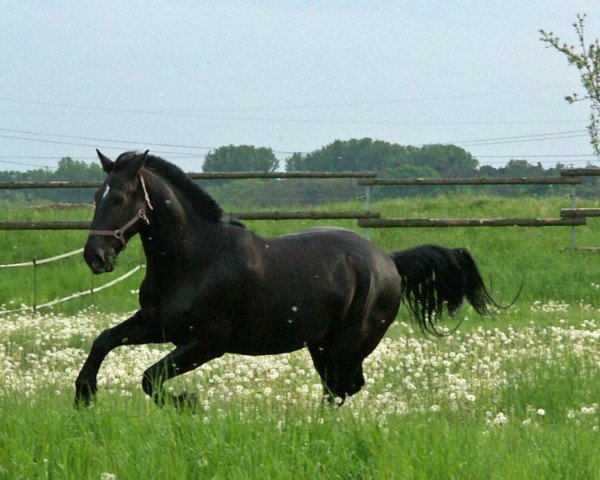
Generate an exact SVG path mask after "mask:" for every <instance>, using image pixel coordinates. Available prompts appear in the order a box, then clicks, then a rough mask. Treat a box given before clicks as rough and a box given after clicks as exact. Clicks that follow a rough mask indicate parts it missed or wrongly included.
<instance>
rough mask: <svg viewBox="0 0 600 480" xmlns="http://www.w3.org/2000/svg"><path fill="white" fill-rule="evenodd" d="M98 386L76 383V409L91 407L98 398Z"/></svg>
mask: <svg viewBox="0 0 600 480" xmlns="http://www.w3.org/2000/svg"><path fill="white" fill-rule="evenodd" d="M97 391H98V386H97V385H96V384H95V383H88V382H79V381H78V382H76V383H75V408H82V407H89V406H90V405H91V404H92V402H93V401H94V399H95V398H96V392H97Z"/></svg>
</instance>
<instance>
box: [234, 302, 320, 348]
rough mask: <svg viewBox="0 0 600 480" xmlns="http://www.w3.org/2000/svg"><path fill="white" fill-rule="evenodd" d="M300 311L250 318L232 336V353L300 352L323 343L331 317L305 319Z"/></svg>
mask: <svg viewBox="0 0 600 480" xmlns="http://www.w3.org/2000/svg"><path fill="white" fill-rule="evenodd" d="M299 313H300V309H299V307H298V310H297V311H291V310H290V312H285V314H281V313H279V314H273V315H270V316H268V317H255V318H247V319H245V320H244V321H242V322H240V324H238V325H237V326H236V328H234V330H233V332H232V338H231V341H230V347H229V349H228V350H230V351H231V352H232V353H242V354H246V355H270V354H277V353H284V352H291V351H293V350H298V349H300V348H303V347H305V346H307V345H310V344H312V343H315V342H319V341H320V340H322V339H323V338H324V337H325V336H326V335H327V332H328V331H329V330H330V328H331V325H332V318H331V315H330V314H329V315H327V314H325V313H324V312H320V315H318V316H316V317H313V316H309V318H307V317H302V316H301V315H299Z"/></svg>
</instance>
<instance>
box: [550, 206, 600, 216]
mask: <svg viewBox="0 0 600 480" xmlns="http://www.w3.org/2000/svg"><path fill="white" fill-rule="evenodd" d="M560 216H561V217H563V218H573V217H600V208H563V209H562V210H561V211H560Z"/></svg>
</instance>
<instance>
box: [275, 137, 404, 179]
mask: <svg viewBox="0 0 600 480" xmlns="http://www.w3.org/2000/svg"><path fill="white" fill-rule="evenodd" d="M408 158H409V149H408V147H403V146H401V145H398V144H396V143H388V142H384V141H381V140H371V139H370V138H361V139H356V138H353V139H351V140H344V141H342V140H336V141H334V142H333V143H330V144H329V145H326V146H325V147H323V148H320V149H319V150H315V151H314V152H311V153H307V154H305V155H302V154H300V153H295V154H293V155H292V156H291V157H289V158H288V159H287V161H286V170H287V171H288V172H292V171H302V170H306V171H329V172H340V171H351V172H356V171H368V170H375V171H378V172H384V171H387V170H389V169H390V168H397V167H399V166H401V165H403V164H405V163H406V162H407V161H408Z"/></svg>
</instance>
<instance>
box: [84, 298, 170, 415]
mask: <svg viewBox="0 0 600 480" xmlns="http://www.w3.org/2000/svg"><path fill="white" fill-rule="evenodd" d="M163 342H164V339H163V335H162V332H161V330H160V329H159V328H157V327H155V326H154V325H153V324H151V323H150V322H148V321H147V320H145V319H144V317H143V314H142V312H141V310H140V311H138V312H136V314H135V315H133V316H132V317H130V318H128V319H127V320H125V321H124V322H123V323H120V324H119V325H117V326H115V327H113V328H109V329H106V330H104V331H103V332H102V333H101V334H100V335H99V336H98V338H96V340H94V343H93V344H92V348H91V350H90V353H89V355H88V357H87V359H86V361H85V363H84V364H83V367H82V368H81V371H80V372H79V375H78V376H77V380H75V404H76V405H82V404H83V405H89V403H90V402H91V400H92V398H93V397H94V395H95V394H96V391H97V389H98V386H97V382H96V377H97V375H98V370H100V365H102V362H103V361H104V358H105V357H106V355H108V353H109V352H110V351H111V350H113V349H114V348H116V347H119V346H121V345H141V344H145V343H163Z"/></svg>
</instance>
